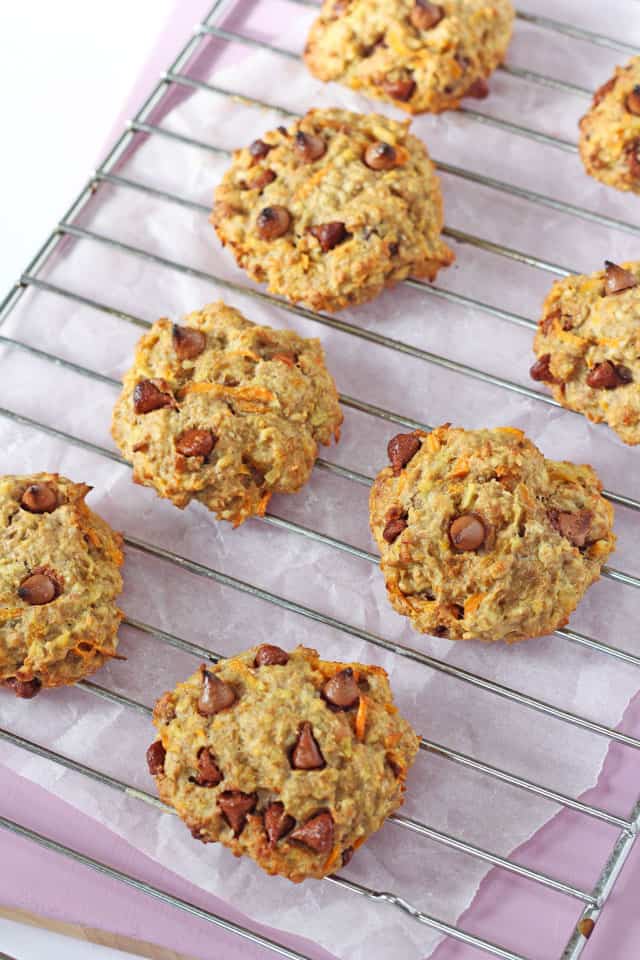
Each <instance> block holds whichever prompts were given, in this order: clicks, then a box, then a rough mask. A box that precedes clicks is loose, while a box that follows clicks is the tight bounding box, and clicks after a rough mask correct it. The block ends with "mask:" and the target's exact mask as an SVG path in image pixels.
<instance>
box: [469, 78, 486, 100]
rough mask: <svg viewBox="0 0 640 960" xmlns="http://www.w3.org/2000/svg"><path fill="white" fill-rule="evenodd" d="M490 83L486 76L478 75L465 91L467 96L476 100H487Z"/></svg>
mask: <svg viewBox="0 0 640 960" xmlns="http://www.w3.org/2000/svg"><path fill="white" fill-rule="evenodd" d="M489 93H490V90H489V84H488V83H487V81H486V80H485V79H484V77H477V78H476V79H475V80H474V81H473V83H472V84H471V86H470V87H467V89H466V90H465V92H464V95H465V97H473V99H474V100H486V99H487V97H488V96H489Z"/></svg>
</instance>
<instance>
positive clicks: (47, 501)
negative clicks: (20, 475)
mask: <svg viewBox="0 0 640 960" xmlns="http://www.w3.org/2000/svg"><path fill="white" fill-rule="evenodd" d="M20 506H21V507H22V509H23V510H28V512H29V513H53V511H54V510H55V508H56V507H57V506H58V494H57V493H56V492H55V490H53V489H52V488H51V487H50V486H48V484H46V483H32V484H30V485H29V486H28V487H27V489H26V490H25V492H24V493H23V494H22V498H21V500H20Z"/></svg>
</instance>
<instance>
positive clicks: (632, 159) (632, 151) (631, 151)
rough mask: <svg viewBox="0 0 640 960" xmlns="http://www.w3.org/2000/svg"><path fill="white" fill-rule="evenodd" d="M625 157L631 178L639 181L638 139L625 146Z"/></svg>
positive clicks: (639, 147)
mask: <svg viewBox="0 0 640 960" xmlns="http://www.w3.org/2000/svg"><path fill="white" fill-rule="evenodd" d="M625 156H626V158H627V163H628V164H629V171H630V173H631V176H632V177H633V178H634V180H640V137H639V138H638V139H637V140H633V141H632V142H631V143H630V144H629V145H628V146H627V148H626V150H625Z"/></svg>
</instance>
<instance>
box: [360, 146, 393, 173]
mask: <svg viewBox="0 0 640 960" xmlns="http://www.w3.org/2000/svg"><path fill="white" fill-rule="evenodd" d="M364 162H365V163H366V165H367V166H368V167H370V168H371V169H372V170H392V169H393V168H394V167H395V166H396V164H397V162H398V153H397V150H396V149H395V147H392V146H391V144H390V143H384V142H383V141H382V140H378V141H377V142H376V143H371V144H369V146H368V147H367V149H366V151H365V154H364Z"/></svg>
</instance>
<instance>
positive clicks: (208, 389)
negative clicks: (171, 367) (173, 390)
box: [178, 383, 275, 411]
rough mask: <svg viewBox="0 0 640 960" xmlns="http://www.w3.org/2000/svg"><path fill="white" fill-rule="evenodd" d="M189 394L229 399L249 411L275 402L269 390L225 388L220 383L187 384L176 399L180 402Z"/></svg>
mask: <svg viewBox="0 0 640 960" xmlns="http://www.w3.org/2000/svg"><path fill="white" fill-rule="evenodd" d="M189 393H212V394H214V395H215V396H218V397H229V399H230V400H234V401H235V402H236V403H238V405H239V406H243V405H244V406H245V407H246V408H247V409H248V410H250V411H251V410H255V409H256V407H263V406H265V405H267V404H269V403H271V402H272V401H273V400H275V396H274V394H273V393H272V392H271V390H267V389H266V388H265V387H225V386H224V385H223V384H221V383H187V384H186V385H185V386H184V387H182V389H181V390H180V391H179V392H178V398H179V399H180V400H182V399H184V397H185V396H186V395H187V394H189Z"/></svg>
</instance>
